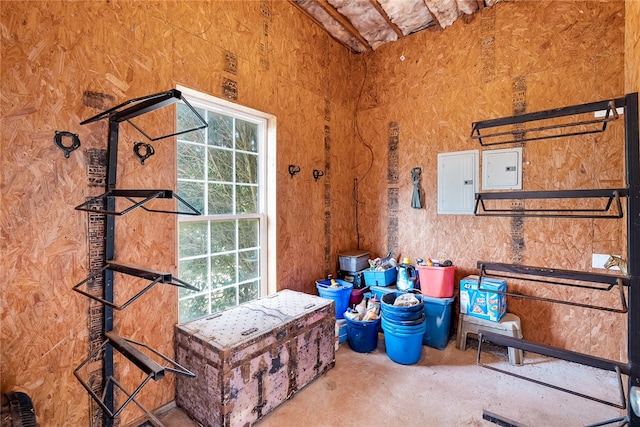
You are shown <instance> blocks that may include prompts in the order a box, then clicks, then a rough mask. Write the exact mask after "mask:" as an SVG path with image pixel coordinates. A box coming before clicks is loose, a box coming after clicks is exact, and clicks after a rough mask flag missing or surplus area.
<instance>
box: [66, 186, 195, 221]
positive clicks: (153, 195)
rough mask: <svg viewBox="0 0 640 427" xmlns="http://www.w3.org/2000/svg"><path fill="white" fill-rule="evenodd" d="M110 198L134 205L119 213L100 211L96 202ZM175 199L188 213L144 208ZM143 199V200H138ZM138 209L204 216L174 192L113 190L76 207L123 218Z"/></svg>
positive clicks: (109, 210)
mask: <svg viewBox="0 0 640 427" xmlns="http://www.w3.org/2000/svg"><path fill="white" fill-rule="evenodd" d="M109 197H121V198H125V199H127V200H128V201H129V202H131V203H132V205H131V206H128V207H127V208H125V209H123V210H120V211H117V210H111V209H99V208H97V207H96V206H99V205H98V204H97V203H96V202H99V201H103V200H105V199H107V198H109ZM171 198H175V199H176V200H178V201H179V202H180V203H182V204H183V205H184V206H185V207H186V208H187V209H188V210H186V211H168V210H159V209H149V208H147V207H146V206H144V205H145V204H146V203H148V202H150V201H151V200H154V199H171ZM136 199H142V200H136ZM136 208H142V209H143V210H145V211H147V212H158V213H166V214H173V215H202V213H201V212H200V211H199V210H198V209H196V208H195V207H193V206H192V205H191V204H190V203H189V202H187V201H186V200H184V199H183V198H182V197H180V196H179V195H177V194H176V193H175V192H173V191H172V190H111V191H107V192H106V193H104V194H101V195H99V196H96V197H93V198H91V199H89V200H87V201H86V202H84V203H82V204H80V205H78V206H76V210H79V211H85V212H93V213H102V214H106V215H116V216H122V215H124V214H126V213H129V212H131V211H132V210H134V209H136Z"/></svg>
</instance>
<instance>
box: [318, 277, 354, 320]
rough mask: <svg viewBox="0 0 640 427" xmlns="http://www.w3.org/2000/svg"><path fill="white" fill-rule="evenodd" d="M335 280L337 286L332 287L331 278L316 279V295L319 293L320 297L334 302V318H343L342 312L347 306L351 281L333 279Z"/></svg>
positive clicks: (351, 286)
mask: <svg viewBox="0 0 640 427" xmlns="http://www.w3.org/2000/svg"><path fill="white" fill-rule="evenodd" d="M335 282H336V283H337V284H338V286H337V287H335V288H332V287H331V279H328V280H316V288H317V289H318V295H320V297H322V298H326V299H330V300H333V301H334V302H335V306H336V307H335V308H336V319H344V312H345V311H347V309H348V308H349V299H350V298H351V290H352V289H353V283H349V282H345V281H344V280H340V279H337V280H335Z"/></svg>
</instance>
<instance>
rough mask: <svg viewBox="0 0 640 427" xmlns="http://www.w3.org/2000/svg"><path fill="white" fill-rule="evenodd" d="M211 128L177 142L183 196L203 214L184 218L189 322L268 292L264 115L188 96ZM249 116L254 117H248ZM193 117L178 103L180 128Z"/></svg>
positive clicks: (182, 255)
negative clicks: (190, 286) (190, 287)
mask: <svg viewBox="0 0 640 427" xmlns="http://www.w3.org/2000/svg"><path fill="white" fill-rule="evenodd" d="M183 95H184V96H185V98H186V99H187V101H188V102H189V103H190V104H191V105H192V106H193V107H194V108H195V109H196V111H197V112H198V113H199V114H200V115H201V116H202V117H203V118H204V119H205V121H206V122H207V124H208V127H207V128H205V129H201V130H198V131H194V132H190V133H187V134H183V135H179V136H178V137H177V143H176V148H177V156H176V158H177V168H176V170H177V193H178V195H179V196H180V197H182V198H183V199H185V200H186V201H187V202H188V203H189V204H191V205H192V206H194V207H195V208H197V209H198V210H200V212H202V215H200V216H189V215H180V216H178V277H179V278H180V280H183V281H185V282H187V283H189V284H191V285H193V286H195V287H197V288H198V289H199V291H197V292H196V291H191V290H187V289H183V288H180V290H179V297H178V299H179V301H178V314H179V321H180V322H185V321H188V320H192V319H196V318H199V317H202V316H206V315H208V314H211V313H215V312H217V311H220V310H223V309H226V308H229V307H233V306H235V305H238V304H241V303H243V302H246V301H250V300H253V299H256V298H259V297H261V296H263V295H264V294H265V293H266V290H267V286H266V282H267V247H268V246H267V236H268V234H267V173H266V172H267V171H266V169H267V153H266V151H267V142H266V141H267V128H268V126H267V125H268V120H267V118H266V117H267V116H266V115H265V114H260V113H259V112H257V113H258V114H252V113H251V111H249V110H248V109H244V108H241V107H238V108H234V106H230V105H229V103H228V102H227V101H224V100H219V99H217V98H214V97H211V96H208V95H205V94H198V93H194V92H193V91H189V94H187V93H185V91H184V90H183ZM248 111H249V112H248ZM192 117H193V113H192V112H191V110H190V109H189V108H188V107H187V106H186V105H184V104H177V108H176V121H177V129H178V130H179V129H181V128H185V126H188V125H189V124H188V123H185V122H187V121H189V120H190V118H192Z"/></svg>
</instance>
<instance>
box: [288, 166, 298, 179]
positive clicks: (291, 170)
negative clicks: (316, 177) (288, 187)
mask: <svg viewBox="0 0 640 427" xmlns="http://www.w3.org/2000/svg"><path fill="white" fill-rule="evenodd" d="M298 172H300V166H297V165H289V175H291V178H293V176H294V175H295V174H297V173H298Z"/></svg>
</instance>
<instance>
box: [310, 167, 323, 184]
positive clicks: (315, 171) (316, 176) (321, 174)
mask: <svg viewBox="0 0 640 427" xmlns="http://www.w3.org/2000/svg"><path fill="white" fill-rule="evenodd" d="M321 176H324V172H322V171H319V170H318V169H314V170H313V179H315V180H316V182H317V181H318V178H320V177H321Z"/></svg>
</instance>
